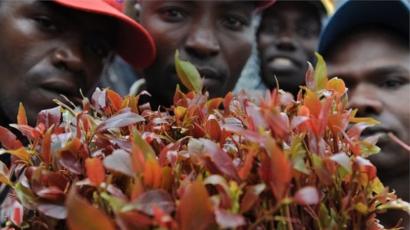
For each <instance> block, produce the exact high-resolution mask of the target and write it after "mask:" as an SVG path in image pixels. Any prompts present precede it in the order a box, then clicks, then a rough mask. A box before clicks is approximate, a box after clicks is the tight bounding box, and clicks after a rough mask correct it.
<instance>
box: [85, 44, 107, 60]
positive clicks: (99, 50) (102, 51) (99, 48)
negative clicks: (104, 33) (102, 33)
mask: <svg viewBox="0 0 410 230" xmlns="http://www.w3.org/2000/svg"><path fill="white" fill-rule="evenodd" d="M88 47H89V49H90V51H91V52H92V53H94V54H95V55H96V56H98V57H100V58H105V57H107V56H108V55H109V54H110V53H111V51H112V48H111V46H110V45H109V43H108V42H106V41H96V40H94V41H90V42H89V45H88Z"/></svg>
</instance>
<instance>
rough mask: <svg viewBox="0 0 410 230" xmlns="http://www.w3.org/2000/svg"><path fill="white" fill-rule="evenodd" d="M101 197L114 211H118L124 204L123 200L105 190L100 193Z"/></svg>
mask: <svg viewBox="0 0 410 230" xmlns="http://www.w3.org/2000/svg"><path fill="white" fill-rule="evenodd" d="M101 198H102V199H103V200H105V201H106V202H107V203H108V204H109V205H110V207H111V208H112V209H113V210H114V212H118V211H119V210H121V208H122V207H124V205H125V201H123V200H121V199H120V198H117V197H115V196H112V195H110V194H108V193H106V192H102V193H101Z"/></svg>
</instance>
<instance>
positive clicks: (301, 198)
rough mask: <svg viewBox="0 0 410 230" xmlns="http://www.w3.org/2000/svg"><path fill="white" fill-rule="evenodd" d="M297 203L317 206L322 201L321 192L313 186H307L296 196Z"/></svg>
mask: <svg viewBox="0 0 410 230" xmlns="http://www.w3.org/2000/svg"><path fill="white" fill-rule="evenodd" d="M295 201H296V203H298V204H300V205H315V204H318V203H319V201H320V198H319V192H318V191H317V189H316V188H315V187H313V186H307V187H304V188H302V189H299V191H297V192H296V194H295Z"/></svg>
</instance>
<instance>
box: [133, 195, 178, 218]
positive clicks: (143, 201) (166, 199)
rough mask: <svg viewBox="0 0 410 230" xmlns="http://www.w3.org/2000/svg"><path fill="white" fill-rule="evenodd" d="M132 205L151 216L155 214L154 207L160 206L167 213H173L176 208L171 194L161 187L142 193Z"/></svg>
mask: <svg viewBox="0 0 410 230" xmlns="http://www.w3.org/2000/svg"><path fill="white" fill-rule="evenodd" d="M132 206H134V207H135V208H136V209H137V210H139V211H141V212H143V213H145V214H147V215H150V216H152V215H154V207H155V208H160V209H161V210H162V211H163V212H165V213H166V214H171V213H172V212H173V211H174V210H175V204H174V201H173V200H172V197H171V195H170V194H169V193H167V192H166V191H165V190H161V189H154V190H151V191H148V192H145V193H143V194H141V195H140V196H139V197H138V199H137V200H136V201H135V202H133V204H132Z"/></svg>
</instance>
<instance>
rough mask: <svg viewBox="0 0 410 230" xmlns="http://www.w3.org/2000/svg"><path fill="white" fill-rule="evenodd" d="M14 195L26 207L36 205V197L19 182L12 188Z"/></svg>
mask: <svg viewBox="0 0 410 230" xmlns="http://www.w3.org/2000/svg"><path fill="white" fill-rule="evenodd" d="M14 190H15V192H16V196H17V198H18V200H19V201H20V203H21V204H22V205H23V206H24V207H27V208H32V207H35V206H36V205H37V198H36V197H35V195H34V194H33V193H32V192H31V190H30V189H29V188H26V187H24V186H23V185H22V184H21V183H20V182H19V183H17V184H16V186H15V188H14Z"/></svg>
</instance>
